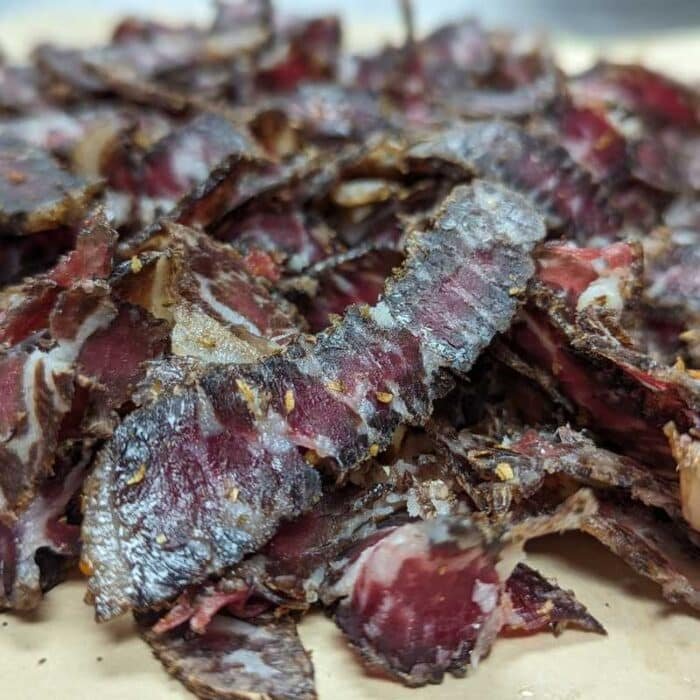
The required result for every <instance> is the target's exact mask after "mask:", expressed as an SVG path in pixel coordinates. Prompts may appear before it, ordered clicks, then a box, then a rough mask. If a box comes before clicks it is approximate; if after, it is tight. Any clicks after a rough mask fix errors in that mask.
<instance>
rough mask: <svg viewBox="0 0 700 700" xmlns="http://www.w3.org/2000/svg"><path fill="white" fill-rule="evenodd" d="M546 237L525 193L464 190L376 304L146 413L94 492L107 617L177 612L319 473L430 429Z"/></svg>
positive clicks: (120, 442)
mask: <svg viewBox="0 0 700 700" xmlns="http://www.w3.org/2000/svg"><path fill="white" fill-rule="evenodd" d="M543 235H544V227H543V224H542V221H541V219H540V218H539V217H538V216H537V215H536V214H535V212H534V211H533V210H532V208H531V207H530V206H529V205H528V204H527V203H526V202H525V201H524V200H523V199H522V198H520V197H518V196H517V195H515V194H514V193H512V192H510V191H508V190H506V189H504V188H501V187H499V186H496V185H490V184H487V183H481V182H477V183H475V184H474V185H473V186H472V187H471V188H456V189H455V190H454V191H453V193H452V194H451V196H450V197H448V198H447V200H446V201H445V202H444V204H443V207H442V209H441V211H440V212H439V214H438V215H437V216H436V218H435V222H434V226H433V228H432V229H431V230H429V231H427V232H424V233H422V234H416V235H415V236H414V238H413V239H412V241H411V243H410V244H409V246H408V253H407V261H406V263H405V264H404V267H403V268H402V270H401V271H400V272H399V273H398V274H397V275H396V276H395V277H394V278H393V279H392V280H391V281H390V282H388V283H387V286H386V289H385V293H384V296H383V298H382V299H381V300H380V301H379V303H378V304H376V305H375V306H374V307H373V308H369V307H355V308H353V309H352V310H351V311H350V312H348V314H347V315H346V317H345V319H344V320H343V321H342V322H341V323H339V324H338V325H336V326H334V327H333V328H331V329H329V330H328V331H327V332H326V333H323V334H321V335H319V336H316V337H314V338H313V339H312V340H311V341H309V340H306V339H304V338H301V339H299V340H298V341H296V342H295V343H293V344H291V345H290V346H289V347H288V349H287V351H286V353H284V354H281V355H274V356H272V357H269V358H266V359H264V360H262V361H260V362H258V363H256V364H252V365H249V366H240V367H238V368H236V367H216V368H212V369H211V370H210V371H207V372H205V373H204V375H203V376H202V377H201V379H200V380H199V381H195V383H194V386H185V387H182V388H181V390H180V391H178V392H177V393H173V394H168V395H165V396H163V397H162V398H161V399H160V400H157V401H155V402H154V403H153V404H152V405H149V406H147V407H145V408H144V409H142V410H140V411H136V412H135V413H133V414H131V416H130V417H129V418H127V419H126V420H125V421H124V422H123V423H122V425H121V427H120V428H119V429H118V430H117V431H116V433H115V436H114V439H113V440H112V441H111V442H110V443H109V444H108V445H107V446H106V448H105V450H104V451H103V452H102V454H101V456H100V458H99V460H98V464H97V467H96V469H95V471H94V472H93V474H92V476H91V478H90V480H89V482H88V485H87V488H86V511H85V520H84V528H83V538H84V542H85V554H86V557H87V559H88V560H89V562H90V566H92V567H93V569H94V575H93V576H92V578H91V580H90V584H89V586H90V591H91V594H92V595H93V597H94V599H95V602H96V609H97V615H98V617H100V618H107V617H112V616H114V615H117V614H120V613H122V612H124V611H125V610H127V609H129V608H131V607H137V608H145V607H150V606H153V605H155V604H158V603H161V602H164V601H166V600H168V599H170V598H172V597H174V596H175V595H177V594H178V593H180V592H181V591H182V590H183V589H184V588H185V587H187V586H189V585H193V584H196V583H198V582H201V581H203V580H204V579H205V578H207V577H209V576H210V575H213V574H216V573H217V572H220V571H221V570H223V569H224V568H225V567H228V566H231V565H232V564H235V563H236V562H238V561H239V560H240V559H241V558H242V557H243V555H244V554H247V553H249V552H250V551H252V550H255V549H258V548H259V547H260V546H261V545H262V544H264V543H265V542H266V541H267V540H269V539H270V537H271V536H272V535H273V534H274V533H275V531H276V529H277V526H278V523H279V522H280V520H281V519H283V518H284V519H288V518H292V517H295V516H297V515H300V514H301V513H302V512H304V511H306V510H308V509H309V508H310V507H311V506H312V505H313V504H314V503H315V502H316V501H317V500H318V497H319V495H320V494H319V488H320V484H319V479H318V472H317V471H315V470H314V469H313V468H312V467H311V466H310V464H309V462H311V463H314V462H318V461H319V460H324V461H325V465H324V468H326V469H328V470H330V471H331V472H333V473H334V474H335V477H336V478H337V479H340V480H342V479H343V478H345V477H346V475H347V473H348V472H349V471H350V470H352V469H354V468H355V467H356V466H357V465H358V464H359V463H361V462H363V461H366V460H367V459H368V458H370V457H372V456H376V454H378V452H379V451H380V450H381V449H382V448H383V447H385V446H386V445H388V444H389V443H390V441H391V437H392V434H393V432H394V430H395V428H396V427H397V426H398V425H400V424H401V423H406V422H411V423H412V422H416V423H420V422H424V421H425V420H426V418H427V417H428V416H429V414H430V410H431V406H432V402H433V401H434V399H435V398H437V396H438V395H439V394H440V393H442V392H444V388H445V381H444V377H443V371H444V368H448V367H449V368H452V369H454V370H456V371H459V372H466V371H468V370H469V368H470V367H471V365H472V364H473V362H474V361H475V359H476V357H477V356H478V354H479V353H480V352H481V350H483V349H484V348H485V347H486V345H487V344H488V343H489V342H490V340H491V339H492V337H493V335H494V334H495V333H497V332H502V331H503V330H505V329H506V328H507V326H508V324H509V323H510V319H511V318H512V316H513V314H514V313H515V310H516V308H517V305H518V300H517V297H516V296H515V295H514V294H513V293H512V289H513V287H516V288H522V287H523V286H524V285H525V282H526V280H527V279H528V277H529V276H530V274H531V272H532V261H531V258H530V251H531V250H532V247H533V246H534V244H535V243H536V242H537V241H538V240H540V239H541V238H542V237H543ZM378 392H379V393H381V396H379V394H378ZM385 394H387V395H388V394H391V400H390V401H386V400H382V397H384V395H385ZM302 451H304V452H305V453H306V457H305V458H304V457H303V456H302ZM135 475H138V477H139V478H138V479H137V480H135ZM164 490H165V491H164ZM164 493H167V494H169V495H168V496H167V497H164ZM127 543H128V544H127Z"/></svg>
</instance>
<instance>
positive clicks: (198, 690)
mask: <svg viewBox="0 0 700 700" xmlns="http://www.w3.org/2000/svg"><path fill="white" fill-rule="evenodd" d="M142 634H143V637H144V638H145V640H146V641H147V642H148V644H149V645H150V646H151V649H152V650H153V653H154V655H155V656H156V658H157V659H158V660H159V661H161V663H162V664H163V666H165V668H166V670H167V671H168V673H171V674H172V675H173V676H175V677H177V678H178V679H179V680H181V681H182V682H183V683H184V684H185V685H186V686H187V688H189V689H190V690H191V691H192V692H193V693H194V694H195V695H196V696H197V697H199V698H208V699H211V700H213V699H214V698H216V699H217V700H219V699H224V698H225V699H226V700H243V699H244V698H246V699H247V698H269V699H270V700H314V699H315V698H316V697H317V695H316V690H315V686H314V669H313V665H312V663H311V657H310V655H309V654H308V652H307V651H306V650H305V649H304V647H303V646H302V644H301V641H300V639H299V635H298V634H297V631H296V624H295V622H294V620H292V619H291V618H290V617H283V618H277V619H275V618H267V619H266V618H262V619H258V620H255V621H246V620H237V619H235V618H233V617H226V616H224V615H218V616H217V617H216V618H214V620H213V621H212V623H211V625H209V628H208V629H207V631H206V632H205V633H204V634H194V633H192V632H190V631H189V630H187V629H186V628H184V629H178V630H175V631H173V632H169V633H167V634H165V635H157V634H154V633H153V632H151V631H149V630H148V628H147V627H146V628H144V629H143V631H142Z"/></svg>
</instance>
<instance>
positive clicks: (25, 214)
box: [0, 136, 100, 236]
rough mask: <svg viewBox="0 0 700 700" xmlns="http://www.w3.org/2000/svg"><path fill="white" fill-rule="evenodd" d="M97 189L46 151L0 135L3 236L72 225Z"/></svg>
mask: <svg viewBox="0 0 700 700" xmlns="http://www.w3.org/2000/svg"><path fill="white" fill-rule="evenodd" d="M99 189H100V188H99V185H98V184H96V183H94V182H93V183H90V182H87V181H86V180H84V179H82V178H79V177H76V176H75V175H72V174H71V173H69V172H68V171H67V170H64V169H62V168H61V167H60V165H59V163H58V162H57V161H56V160H55V159H54V158H53V157H52V156H51V155H50V154H49V153H47V152H46V151H42V150H41V149H38V148H35V147H34V146H31V145H29V144H28V143H26V142H24V141H21V140H20V139H17V138H14V137H12V136H0V231H2V233H4V234H5V235H8V234H11V235H16V236H22V235H27V234H32V233H36V232H38V231H45V230H47V229H54V228H57V227H59V226H61V225H64V224H65V225H70V224H73V223H75V222H77V221H78V220H79V219H80V218H81V217H82V216H83V215H84V214H85V211H86V210H87V207H88V205H89V204H90V202H91V201H92V199H93V198H94V197H95V195H96V194H97V193H98V191H99Z"/></svg>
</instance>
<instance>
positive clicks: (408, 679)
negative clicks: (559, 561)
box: [335, 491, 595, 686]
mask: <svg viewBox="0 0 700 700" xmlns="http://www.w3.org/2000/svg"><path fill="white" fill-rule="evenodd" d="M594 511H595V504H594V502H593V500H592V495H591V494H590V493H587V492H583V491H582V492H580V493H579V494H577V495H575V496H573V497H572V499H571V500H570V501H567V502H565V503H564V504H563V505H562V506H561V507H560V508H559V509H558V510H557V511H555V512H554V513H553V514H551V515H543V516H538V517H535V518H526V519H525V520H523V521H522V522H520V523H518V524H517V525H514V526H512V529H510V530H509V528H508V527H506V528H505V530H501V531H499V530H492V529H489V528H486V527H484V526H483V525H482V524H480V523H479V521H477V520H469V519H468V518H459V517H454V516H446V517H445V516H442V517H438V518H435V519H434V520H427V521H423V522H418V523H409V524H406V525H403V526H401V527H397V528H395V529H393V530H392V531H391V532H389V534H387V535H386V536H384V537H382V538H381V539H379V540H378V541H374V542H372V543H371V544H370V545H369V546H367V547H366V548H365V549H364V550H362V552H361V553H360V554H359V556H358V557H357V558H356V559H355V560H354V561H353V562H352V563H351V564H350V565H349V566H348V567H347V569H346V571H345V572H344V575H343V576H342V578H341V579H340V580H339V581H338V582H337V583H336V584H335V591H336V593H337V594H340V595H343V596H344V597H343V600H341V602H340V604H339V605H338V607H337V609H336V612H335V619H336V622H337V623H338V625H339V626H340V628H341V629H342V630H343V631H344V632H345V634H346V635H347V637H348V639H349V640H350V642H351V643H352V644H353V646H355V647H357V648H358V650H359V651H360V652H361V653H362V655H363V657H364V658H365V659H366V661H367V662H368V663H369V665H370V666H373V667H379V668H381V669H383V670H385V671H386V672H388V673H389V674H390V675H391V676H393V677H394V678H397V679H399V680H401V681H402V682H403V683H405V684H406V685H410V686H418V685H424V684H426V683H429V682H432V683H439V682H440V681H441V680H442V677H443V675H444V673H445V672H446V671H449V672H451V673H453V674H454V675H463V674H464V672H465V671H466V667H467V665H468V664H471V665H472V666H476V665H477V663H478V662H479V660H480V659H481V658H482V657H483V656H485V655H486V654H487V653H488V651H489V649H490V647H491V644H492V643H493V640H494V639H495V637H496V636H497V634H498V632H499V631H500V630H501V628H502V627H503V625H504V624H505V623H506V621H507V617H508V615H507V613H506V609H507V607H508V606H509V604H510V601H507V602H506V601H504V589H505V586H506V581H507V580H508V579H509V577H510V575H511V572H512V570H513V567H514V566H515V561H514V557H515V558H517V549H518V547H519V545H520V544H522V542H523V541H525V540H526V539H529V538H530V537H536V536H539V535H542V534H545V533H546V532H548V531H549V532H557V531H561V530H564V529H567V528H570V527H580V525H581V522H582V521H583V520H585V518H586V517H587V516H588V515H590V514H591V513H592V512H594ZM509 543H510V547H509Z"/></svg>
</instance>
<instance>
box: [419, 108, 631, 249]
mask: <svg viewBox="0 0 700 700" xmlns="http://www.w3.org/2000/svg"><path fill="white" fill-rule="evenodd" d="M407 155H408V158H409V162H412V163H413V164H414V166H415V167H423V168H431V167H432V168H444V166H445V164H447V165H449V166H452V167H454V168H457V169H458V171H460V172H461V173H467V174H469V175H473V176H477V177H485V178H489V179H495V180H499V181H502V182H504V183H506V184H507V185H508V186H510V187H512V188H514V189H515V190H517V191H518V192H520V193H521V194H523V195H525V196H526V197H528V198H529V199H530V200H531V201H532V202H533V203H534V204H535V205H536V206H538V207H539V208H541V210H542V211H543V213H545V214H546V216H547V219H548V223H549V225H550V226H553V227H556V228H561V229H563V230H564V231H565V232H567V233H570V234H571V235H572V236H574V237H576V238H577V239H579V240H582V241H586V240H589V239H591V238H601V239H603V240H609V239H611V238H615V236H616V234H617V231H618V229H619V228H620V225H621V220H620V217H619V216H618V214H617V212H615V211H613V210H612V209H610V208H609V207H608V206H607V203H606V197H605V196H604V195H605V193H604V192H603V191H601V190H600V188H599V187H598V186H597V185H596V184H595V183H594V182H593V181H592V179H591V177H590V175H589V174H588V172H586V171H585V170H583V169H582V168H580V167H579V166H577V165H576V164H575V163H574V162H573V161H572V160H571V158H570V157H569V155H568V154H567V153H566V151H565V150H564V149H563V148H562V147H561V146H559V145H557V144H556V143H555V142H553V141H551V140H550V139H548V138H546V137H544V136H538V135H535V134H530V133H528V132H526V131H525V130H524V129H523V128H521V127H519V126H516V125H515V124H510V123H508V122H500V121H493V122H487V121H476V122H471V123H468V124H465V125H463V126H458V127H454V128H452V129H448V130H446V131H443V132H440V133H438V134H437V135H436V136H432V137H429V138H428V139H426V140H424V141H422V142H419V143H417V144H416V145H414V146H412V147H411V148H410V149H409V150H408V154H407ZM431 164H432V166H431Z"/></svg>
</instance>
